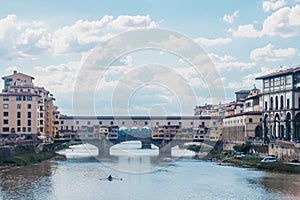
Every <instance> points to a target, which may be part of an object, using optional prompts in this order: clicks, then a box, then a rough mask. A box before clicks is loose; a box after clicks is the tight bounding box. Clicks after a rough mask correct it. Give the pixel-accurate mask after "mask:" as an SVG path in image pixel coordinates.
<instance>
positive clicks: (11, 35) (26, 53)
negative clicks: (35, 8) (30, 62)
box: [0, 15, 46, 59]
mask: <svg viewBox="0 0 300 200" xmlns="http://www.w3.org/2000/svg"><path fill="white" fill-rule="evenodd" d="M45 33H46V26H45V24H44V23H42V22H37V21H31V22H20V21H19V20H18V19H17V16H16V15H7V16H6V17H5V18H2V19H0V51H1V52H2V53H3V57H4V58H7V59H22V58H31V59H32V58H35V56H36V55H38V54H39V53H40V52H41V51H42V50H43V48H41V47H39V46H38V45H37V41H39V40H40V39H41V38H42V37H43V35H44V34H45Z"/></svg>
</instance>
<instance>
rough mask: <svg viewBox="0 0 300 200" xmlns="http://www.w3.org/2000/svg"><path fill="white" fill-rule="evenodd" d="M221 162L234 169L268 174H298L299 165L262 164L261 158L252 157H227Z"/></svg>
mask: <svg viewBox="0 0 300 200" xmlns="http://www.w3.org/2000/svg"><path fill="white" fill-rule="evenodd" d="M223 162H225V163H230V165H233V166H236V167H244V168H255V169H259V170H264V171H268V172H280V173H293V174H300V165H292V164H287V163H284V162H282V161H277V162H273V163H262V162H261V158H258V157H253V156H245V157H237V156H233V157H227V158H224V159H223Z"/></svg>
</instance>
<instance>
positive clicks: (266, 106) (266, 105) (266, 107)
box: [265, 101, 268, 110]
mask: <svg viewBox="0 0 300 200" xmlns="http://www.w3.org/2000/svg"><path fill="white" fill-rule="evenodd" d="M265 110H268V102H267V101H265Z"/></svg>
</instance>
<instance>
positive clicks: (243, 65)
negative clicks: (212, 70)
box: [209, 53, 255, 71]
mask: <svg viewBox="0 0 300 200" xmlns="http://www.w3.org/2000/svg"><path fill="white" fill-rule="evenodd" d="M209 56H210V57H211V59H212V60H213V62H214V64H215V66H216V67H217V68H218V70H219V71H221V70H232V69H236V68H238V69H240V70H245V69H250V68H252V67H253V66H254V65H255V63H253V62H251V63H247V62H240V61H237V60H236V59H235V58H234V57H232V56H229V55H224V56H219V55H217V54H214V53H210V54H209Z"/></svg>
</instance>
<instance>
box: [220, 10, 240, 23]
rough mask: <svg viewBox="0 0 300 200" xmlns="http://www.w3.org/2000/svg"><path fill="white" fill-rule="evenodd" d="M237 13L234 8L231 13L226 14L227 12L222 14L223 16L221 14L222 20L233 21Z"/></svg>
mask: <svg viewBox="0 0 300 200" xmlns="http://www.w3.org/2000/svg"><path fill="white" fill-rule="evenodd" d="M238 15H239V11H238V10H236V11H234V12H233V13H232V15H227V14H226V15H224V16H223V21H224V22H227V23H233V22H234V20H235V18H237V17H238Z"/></svg>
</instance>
